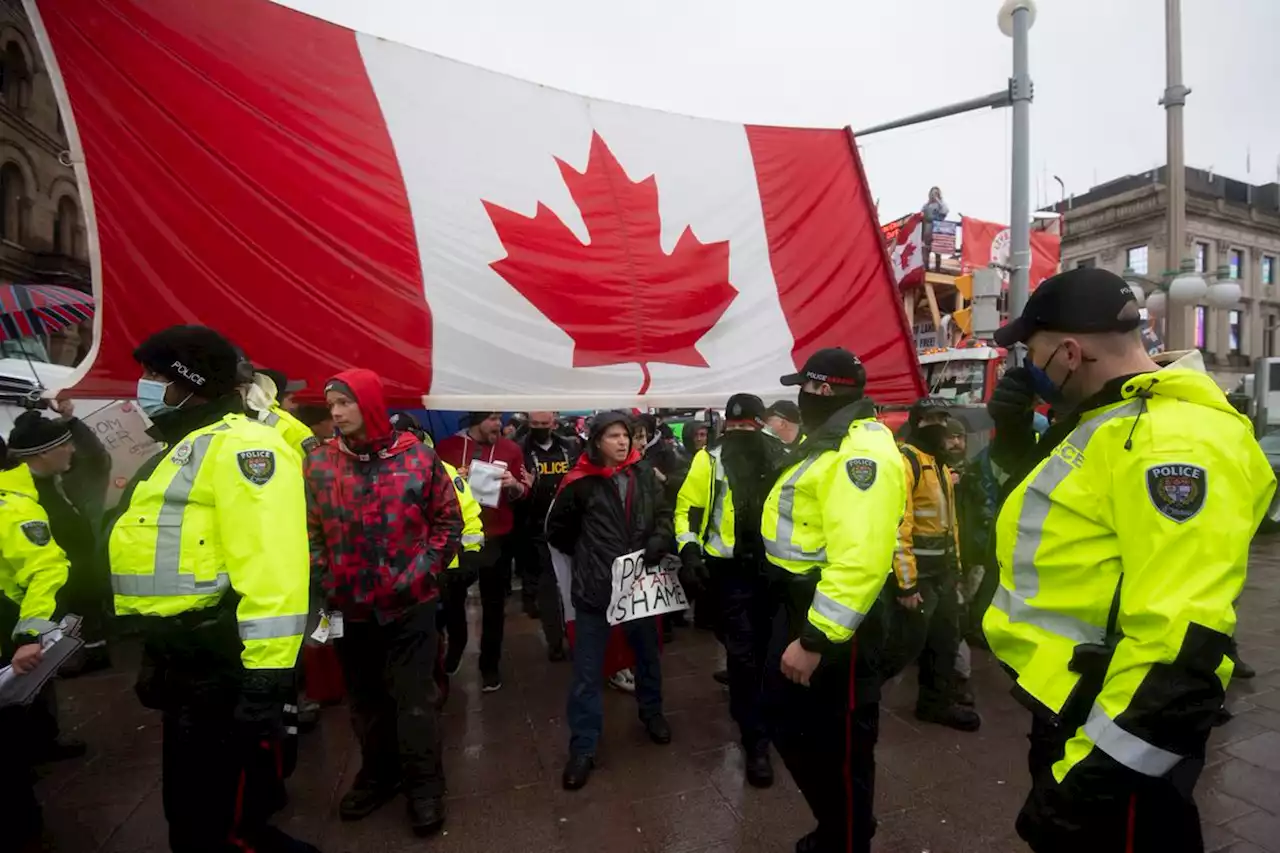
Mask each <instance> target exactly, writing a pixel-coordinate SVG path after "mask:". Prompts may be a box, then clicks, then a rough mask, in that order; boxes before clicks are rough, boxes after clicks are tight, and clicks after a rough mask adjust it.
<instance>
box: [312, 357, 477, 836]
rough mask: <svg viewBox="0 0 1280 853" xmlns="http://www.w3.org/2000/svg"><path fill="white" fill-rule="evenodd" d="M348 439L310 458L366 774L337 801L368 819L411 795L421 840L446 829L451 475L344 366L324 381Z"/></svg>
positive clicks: (318, 559)
mask: <svg viewBox="0 0 1280 853" xmlns="http://www.w3.org/2000/svg"><path fill="white" fill-rule="evenodd" d="M325 399H326V400H327V401H328V403H329V409H330V411H331V412H332V414H333V421H334V424H335V425H336V426H337V428H338V431H339V433H340V436H339V438H337V439H336V440H335V441H332V442H329V443H327V444H325V445H324V446H323V447H322V448H321V449H320V450H318V451H316V452H315V453H313V454H312V455H310V456H309V457H307V460H306V465H305V474H306V481H307V499H308V500H307V503H308V529H309V531H310V536H311V564H312V571H313V574H314V575H315V578H316V582H317V585H318V586H319V587H320V588H321V589H322V590H323V594H324V599H325V606H326V608H327V609H328V610H329V611H330V614H331V615H330V617H329V621H330V624H331V625H332V624H333V622H334V616H333V615H332V614H333V613H335V612H336V613H338V614H341V620H340V623H339V624H341V626H342V628H341V629H340V631H339V630H336V629H335V631H334V633H336V634H339V636H337V637H336V638H335V639H336V644H337V650H338V657H339V659H340V660H341V662H342V671H343V675H344V676H345V678H346V683H347V691H348V694H349V695H350V697H351V716H352V723H353V726H354V728H355V731H356V736H357V737H358V738H359V740H360V756H361V764H360V772H359V774H358V775H357V776H356V780H355V783H354V784H353V785H352V787H351V790H350V791H348V792H347V794H346V795H345V796H344V797H343V798H342V801H341V802H340V803H339V805H338V812H339V815H340V816H341V817H342V818H343V819H344V820H359V819H361V818H363V817H366V816H368V815H370V814H372V813H373V812H374V811H375V810H377V809H378V808H379V807H380V806H382V805H383V804H384V803H386V802H387V801H388V800H390V799H391V798H392V797H394V796H395V795H396V793H397V792H398V791H401V790H403V791H404V793H405V796H406V797H407V799H408V806H409V822H410V824H411V826H412V827H413V831H414V832H415V833H416V834H418V835H421V836H425V835H430V834H432V833H434V832H436V831H437V830H439V829H440V828H441V827H442V826H443V825H444V819H445V806H444V795H445V781H444V764H443V761H442V744H441V740H440V722H439V717H438V706H439V702H440V696H439V686H438V684H437V682H436V680H435V677H434V675H435V673H434V670H435V664H436V656H437V650H438V648H439V635H438V633H437V629H436V619H437V613H436V599H437V597H438V595H439V586H440V579H441V577H442V575H443V573H444V570H445V567H446V566H447V565H448V564H449V563H450V562H451V561H452V560H453V559H454V558H455V557H456V556H457V555H458V553H459V551H460V550H461V536H462V528H463V521H462V512H461V506H460V503H459V499H458V496H457V495H456V494H455V491H454V485H453V478H452V477H450V476H449V474H448V473H447V472H446V471H445V468H444V466H443V465H441V462H440V460H439V459H438V458H437V457H436V454H435V452H434V451H433V450H431V448H429V447H427V446H426V445H425V444H423V443H422V442H421V441H419V440H418V438H417V437H416V436H415V435H413V434H412V433H409V432H399V431H397V430H395V429H393V428H392V426H391V421H390V419H389V417H388V415H387V406H386V402H385V399H384V396H383V390H382V380H381V379H379V378H378V376H377V375H376V374H375V373H373V372H372V371H369V370H361V369H356V370H347V371H344V372H342V373H339V374H338V375H337V376H335V377H334V378H333V379H330V380H329V382H328V383H326V384H325Z"/></svg>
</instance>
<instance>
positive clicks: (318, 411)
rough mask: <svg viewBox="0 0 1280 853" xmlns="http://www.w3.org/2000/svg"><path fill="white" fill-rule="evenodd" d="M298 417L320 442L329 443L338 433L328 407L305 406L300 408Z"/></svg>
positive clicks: (308, 404) (307, 404)
mask: <svg viewBox="0 0 1280 853" xmlns="http://www.w3.org/2000/svg"><path fill="white" fill-rule="evenodd" d="M296 417H297V418H298V420H300V421H302V422H303V423H304V424H306V425H307V427H308V428H309V429H310V430H311V434H312V435H314V436H315V437H316V438H317V439H318V440H320V441H328V440H329V439H331V438H333V436H334V433H335V432H336V430H335V429H334V427H333V416H332V415H330V414H329V407H328V406H316V405H312V404H310V403H306V404H303V405H301V406H299V407H298V411H297V414H296Z"/></svg>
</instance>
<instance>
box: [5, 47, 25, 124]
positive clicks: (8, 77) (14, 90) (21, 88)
mask: <svg viewBox="0 0 1280 853" xmlns="http://www.w3.org/2000/svg"><path fill="white" fill-rule="evenodd" d="M28 77H30V74H29V73H28V71H27V60H26V57H24V56H23V54H22V48H21V47H19V46H18V43H17V42H16V41H11V42H9V43H8V44H6V45H5V46H4V49H3V50H0V101H4V102H5V104H6V105H7V106H8V107H9V109H11V110H14V111H15V112H21V111H22V109H23V108H24V107H26V105H27V92H26V90H27V78H28Z"/></svg>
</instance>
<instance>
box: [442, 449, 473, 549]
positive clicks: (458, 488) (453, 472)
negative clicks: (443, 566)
mask: <svg viewBox="0 0 1280 853" xmlns="http://www.w3.org/2000/svg"><path fill="white" fill-rule="evenodd" d="M440 464H441V465H443V466H444V470H445V473H447V474H448V475H449V479H450V480H452V481H453V490H454V491H455V492H457V493H458V507H459V508H460V509H461V510H462V550H463V551H479V550H480V549H481V548H483V547H484V527H483V525H482V524H481V523H480V502H479V501H478V500H476V496H475V495H473V494H471V487H470V486H468V485H467V481H466V480H464V479H462V477H460V476H458V469H457V468H454V467H453V466H452V465H450V464H449V463H448V462H445V461H444V460H443V459H441V460H440ZM459 564H460V558H459V557H454V558H453V561H452V562H451V563H449V566H448V568H450V569H456V568H458V565H459Z"/></svg>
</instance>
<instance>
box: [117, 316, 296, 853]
mask: <svg viewBox="0 0 1280 853" xmlns="http://www.w3.org/2000/svg"><path fill="white" fill-rule="evenodd" d="M134 359H135V360H136V361H137V362H138V364H139V365H141V367H142V377H141V378H140V379H139V380H138V405H139V407H140V408H141V409H142V410H143V411H144V412H145V413H146V414H147V416H148V417H149V418H150V419H151V421H152V423H153V425H154V426H153V430H152V435H153V437H155V438H156V439H157V440H158V441H161V442H163V444H164V450H163V451H161V452H160V453H157V454H156V455H155V456H153V457H152V458H151V459H150V460H149V461H148V462H147V463H146V464H144V465H143V466H142V468H141V469H140V470H139V471H138V473H137V474H136V475H135V476H134V478H133V481H132V482H131V483H130V484H129V485H128V486H127V487H126V489H125V494H124V497H123V498H122V499H121V501H120V504H119V506H118V511H117V514H116V515H115V516H114V519H113V520H112V521H111V523H110V524H109V526H108V530H109V531H110V532H109V553H110V560H111V582H112V587H113V589H114V590H115V609H116V613H117V614H120V615H131V616H137V617H139V618H138V619H137V622H138V623H139V625H140V627H141V631H142V636H143V643H144V659H143V664H142V669H141V672H140V674H139V678H138V684H137V687H136V691H137V693H138V697H139V698H140V699H141V700H142V704H143V705H144V706H146V707H148V708H154V709H157V710H160V711H162V712H163V716H162V718H161V719H162V727H163V740H164V743H163V749H162V752H163V765H162V768H161V786H162V793H163V797H162V799H163V802H164V811H165V817H166V818H167V819H168V822H169V846H170V848H171V849H172V850H173V851H174V853H195V851H200V853H203V851H209V850H227V849H237V848H244V849H254V850H259V851H268V853H270V851H295V853H297V852H298V851H314V850H315V848H314V847H312V846H311V845H309V844H304V843H303V842H300V841H296V840H294V839H292V838H290V837H289V836H287V835H285V834H284V833H282V832H281V831H280V830H278V829H276V828H274V827H272V826H270V825H269V824H268V819H269V817H270V815H271V813H272V812H273V811H274V810H276V809H277V808H279V807H280V805H281V804H282V803H283V800H284V790H283V784H282V780H281V778H280V774H281V767H280V764H279V761H278V752H277V749H278V744H279V742H280V736H281V730H282V727H283V723H282V719H281V717H282V714H283V708H284V702H285V699H286V696H287V695H288V691H289V690H290V689H291V688H292V686H293V669H294V665H295V664H296V662H297V660H298V652H299V649H300V648H301V645H302V633H303V629H304V627H305V624H306V617H307V609H308V606H307V605H308V602H307V588H308V580H309V579H308V573H307V568H306V563H307V520H306V494H305V489H304V487H303V482H302V476H301V470H300V466H301V460H300V459H299V457H298V455H297V453H296V451H295V450H294V449H293V448H291V447H289V446H288V445H287V444H286V443H285V441H284V440H283V439H282V438H281V437H280V435H279V434H278V433H277V432H276V431H275V430H273V429H271V428H269V427H266V426H263V425H262V424H260V423H257V422H256V421H253V420H251V419H249V418H247V417H246V416H245V414H244V401H243V399H242V398H241V396H240V393H239V391H238V381H239V380H238V378H237V362H238V355H237V352H236V349H235V348H234V346H232V344H231V343H230V342H229V341H228V340H227V339H226V338H224V337H223V336H222V335H220V334H218V333H217V332H215V331H213V330H212V329H207V328H204V327H203V326H174V327H171V328H169V329H166V330H164V331H162V332H158V333H157V334H154V335H152V336H151V337H149V338H147V339H146V340H145V341H143V343H142V345H141V346H139V347H138V349H137V350H135V352H134Z"/></svg>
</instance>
